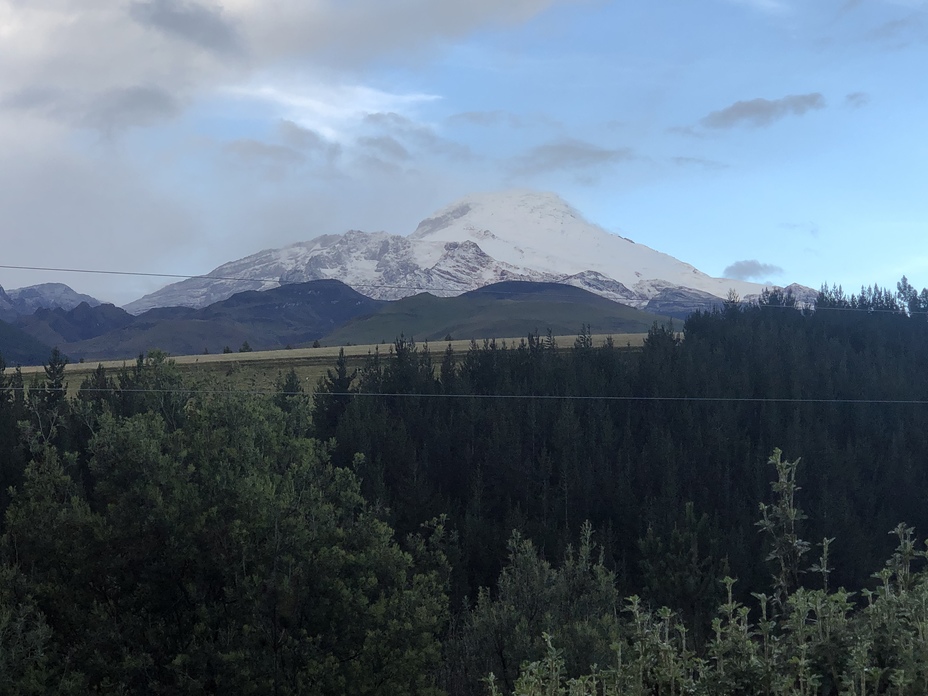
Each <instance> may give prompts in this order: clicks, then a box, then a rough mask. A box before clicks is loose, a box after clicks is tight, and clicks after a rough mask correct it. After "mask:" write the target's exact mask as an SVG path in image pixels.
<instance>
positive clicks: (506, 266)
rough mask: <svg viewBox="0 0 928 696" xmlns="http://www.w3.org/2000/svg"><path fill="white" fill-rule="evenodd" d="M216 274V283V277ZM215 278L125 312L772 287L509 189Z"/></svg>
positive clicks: (635, 302)
mask: <svg viewBox="0 0 928 696" xmlns="http://www.w3.org/2000/svg"><path fill="white" fill-rule="evenodd" d="M208 276H213V277H208ZM208 276H207V277H202V278H191V279H189V280H184V281H181V282H179V283H173V284H171V285H168V286H166V287H164V288H162V289H161V290H158V291H157V292H154V293H152V294H150V295H146V296H145V297H143V298H141V299H139V300H136V301H135V302H132V303H130V304H128V305H126V307H125V309H126V310H128V311H129V312H132V313H134V314H138V313H141V312H143V311H145V310H147V309H151V308H153V307H163V306H175V305H179V306H189V307H203V306H206V305H208V304H211V303H213V302H218V301H220V300H223V299H226V298H227V297H230V296H231V295H233V294H235V293H237V292H242V291H244V290H267V289H270V288H272V287H277V286H278V285H280V284H284V283H295V282H305V281H309V280H318V279H323V278H333V279H336V280H340V281H342V282H344V283H346V284H347V285H350V286H351V287H353V288H354V289H355V290H357V291H358V292H361V293H363V294H365V295H368V296H369V297H374V298H377V299H386V300H392V299H399V298H401V297H405V296H408V295H414V294H416V293H419V292H423V291H428V292H431V293H432V294H434V295H440V296H451V295H458V294H460V293H462V292H466V291H468V290H474V289H476V288H478V287H482V286H484V285H488V284H490V283H495V282H499V281H503V280H532V281H544V282H558V283H566V284H570V285H574V286H577V287H580V288H584V289H586V290H589V291H591V292H594V293H597V294H599V295H603V296H605V297H608V298H610V299H613V300H617V301H620V302H623V303H626V304H630V305H632V306H636V307H645V306H646V305H647V304H648V302H649V301H650V300H651V299H652V298H654V297H656V296H657V295H658V294H660V293H661V292H666V290H667V289H668V288H684V289H691V290H695V291H699V292H701V293H708V294H710V295H712V296H715V297H718V298H724V297H726V295H727V294H728V292H729V290H734V291H735V292H737V293H738V294H739V295H740V296H741V297H743V298H750V297H751V296H754V295H757V294H759V293H760V292H761V291H762V290H763V288H764V286H763V285H758V284H756V283H749V282H746V281H741V280H731V279H724V278H713V277H711V276H708V275H706V274H705V273H702V272H700V271H699V270H697V269H696V268H694V267H693V266H691V265H689V264H687V263H684V262H682V261H679V260H677V259H675V258H673V257H672V256H669V255H667V254H663V253H661V252H659V251H655V250H654V249H651V248H649V247H647V246H644V245H643V244H636V243H634V242H632V241H631V240H628V239H625V238H624V237H621V236H619V235H616V234H611V233H609V232H607V231H606V230H604V229H603V228H601V227H598V226H597V225H593V224H591V223H589V222H587V221H586V220H585V219H584V218H583V216H582V215H581V214H580V213H579V212H578V211H577V210H575V209H574V208H572V207H571V206H570V205H568V204H567V203H565V202H564V201H563V200H562V199H561V198H560V197H559V196H557V195H556V194H553V193H539V192H535V191H506V192H499V193H486V194H476V195H472V196H468V197H466V198H464V199H462V200H459V201H457V202H455V203H453V204H451V205H449V206H448V207H446V208H444V209H442V210H439V211H438V212H436V213H435V214H434V215H432V216H430V217H429V218H426V219H425V220H423V221H422V222H421V223H420V224H419V226H418V227H417V228H416V230H415V231H414V232H413V233H412V234H410V235H408V236H403V235H395V234H388V233H386V232H374V233H367V232H360V231H357V230H352V231H349V232H345V233H344V234H327V235H322V236H319V237H315V238H314V239H311V240H309V241H306V242H298V243H296V244H292V245H290V246H288V247H285V248H283V249H268V250H265V251H261V252H259V253H257V254H254V255H252V256H248V257H246V258H243V259H239V260H237V261H232V262H230V263H226V264H223V265H222V266H219V267H218V268H216V269H215V270H213V271H212V272H211V273H209V274H208Z"/></svg>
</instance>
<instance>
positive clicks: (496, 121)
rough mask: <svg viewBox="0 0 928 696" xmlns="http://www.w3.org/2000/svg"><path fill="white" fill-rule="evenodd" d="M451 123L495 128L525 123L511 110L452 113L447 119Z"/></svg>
mask: <svg viewBox="0 0 928 696" xmlns="http://www.w3.org/2000/svg"><path fill="white" fill-rule="evenodd" d="M446 120H447V122H448V123H449V124H451V125H466V126H478V127H482V128H494V127H497V126H508V127H509V128H521V127H522V126H523V125H524V123H523V121H522V119H521V118H519V117H518V116H516V115H515V114H513V113H511V112H509V111H502V110H494V111H464V112H461V113H459V114H452V115H451V116H449V117H448V118H447V119H446Z"/></svg>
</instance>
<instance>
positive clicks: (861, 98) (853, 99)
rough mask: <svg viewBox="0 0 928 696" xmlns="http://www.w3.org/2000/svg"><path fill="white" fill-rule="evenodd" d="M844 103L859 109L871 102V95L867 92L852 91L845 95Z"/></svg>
mask: <svg viewBox="0 0 928 696" xmlns="http://www.w3.org/2000/svg"><path fill="white" fill-rule="evenodd" d="M844 103H845V104H846V105H847V106H849V107H851V108H852V109H859V108H861V107H864V106H866V105H867V104H869V103H870V95H869V94H867V93H866V92H852V93H851V94H848V95H847V96H845V97H844Z"/></svg>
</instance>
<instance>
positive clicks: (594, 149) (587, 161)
mask: <svg viewBox="0 0 928 696" xmlns="http://www.w3.org/2000/svg"><path fill="white" fill-rule="evenodd" d="M634 158H635V153H634V151H633V150H632V149H631V148H627V147H622V148H607V147H602V146H601V145H596V144H594V143H589V142H586V141H584V140H575V139H573V138H565V139H563V140H556V141H552V142H548V143H545V144H543V145H538V146H536V147H533V148H532V149H530V150H529V151H528V152H526V153H525V154H523V155H520V156H519V157H516V158H515V160H513V169H514V171H515V173H517V174H522V175H529V174H539V173H546V172H558V171H572V170H574V171H576V170H585V171H587V172H589V171H592V170H598V169H601V168H603V167H606V166H609V165H613V164H617V163H619V162H625V161H627V160H631V159H634Z"/></svg>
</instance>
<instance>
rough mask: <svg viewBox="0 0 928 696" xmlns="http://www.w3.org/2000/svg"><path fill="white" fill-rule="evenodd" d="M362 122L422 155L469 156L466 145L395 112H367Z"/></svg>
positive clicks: (461, 157) (452, 157) (457, 158)
mask: <svg viewBox="0 0 928 696" xmlns="http://www.w3.org/2000/svg"><path fill="white" fill-rule="evenodd" d="M364 124H365V125H366V126H368V127H370V128H372V129H373V130H375V131H377V132H378V133H379V134H380V135H381V136H387V137H390V138H391V139H393V140H395V141H397V142H402V143H403V144H404V145H406V147H408V148H409V149H414V150H416V151H418V152H419V153H421V154H424V155H428V156H440V157H448V158H451V159H456V160H462V159H467V158H469V157H470V154H471V153H470V150H469V149H468V148H467V147H466V146H464V145H462V144H460V143H458V142H456V141H454V140H451V139H449V138H445V137H442V136H441V135H439V134H438V133H437V132H436V131H435V129H434V128H433V127H432V126H430V125H426V124H422V123H417V122H415V121H413V120H412V119H411V118H408V117H406V116H403V115H401V114H397V113H395V112H377V113H372V114H368V115H367V116H365V117H364Z"/></svg>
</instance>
